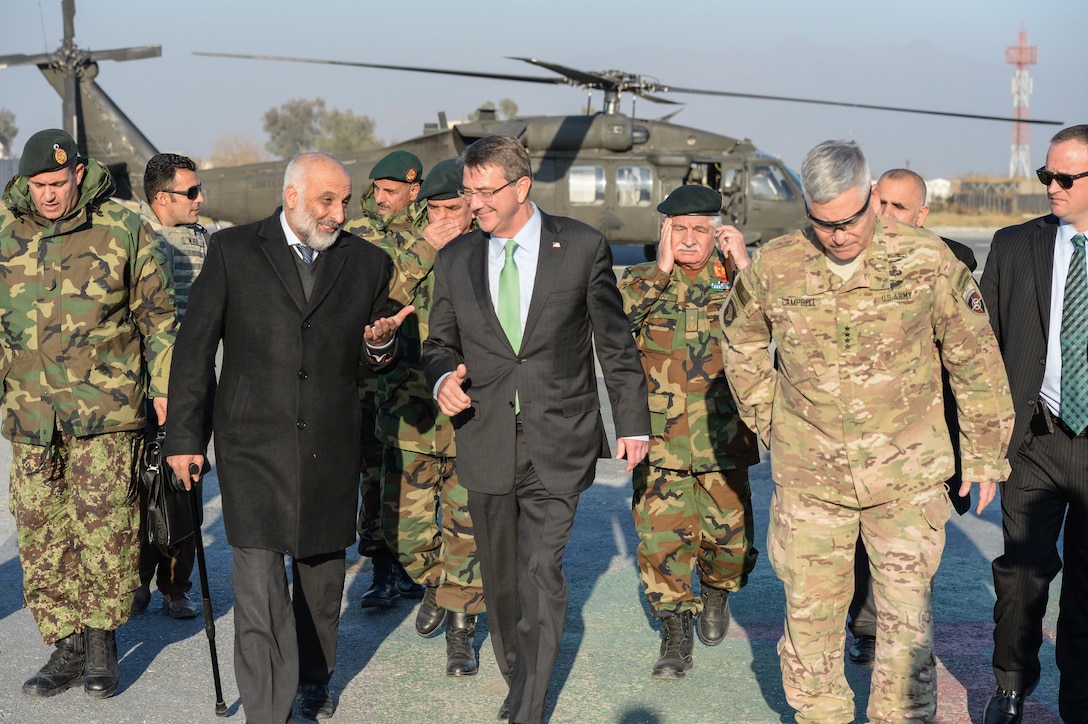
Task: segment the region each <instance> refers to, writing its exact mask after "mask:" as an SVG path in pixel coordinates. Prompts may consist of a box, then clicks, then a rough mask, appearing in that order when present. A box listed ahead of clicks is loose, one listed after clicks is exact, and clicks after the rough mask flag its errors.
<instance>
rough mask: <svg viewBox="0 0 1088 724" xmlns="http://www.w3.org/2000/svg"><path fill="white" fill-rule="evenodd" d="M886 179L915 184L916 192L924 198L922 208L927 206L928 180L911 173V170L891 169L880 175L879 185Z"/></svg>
mask: <svg viewBox="0 0 1088 724" xmlns="http://www.w3.org/2000/svg"><path fill="white" fill-rule="evenodd" d="M884 179H888V180H889V181H910V182H911V183H913V184H914V189H915V191H917V192H918V193H919V194H920V195H921V196H922V206H925V205H926V197H927V196H928V194H929V190H928V189H927V188H926V180H925V179H924V178H922V177H921V176H919V175H918V174H916V173H915V172H914V171H911V170H910V169H909V168H890V169H888V170H887V171H885V172H884V173H882V174H880V179H879V180H878V181H877V185H879V184H880V182H881V181H883V180H884Z"/></svg>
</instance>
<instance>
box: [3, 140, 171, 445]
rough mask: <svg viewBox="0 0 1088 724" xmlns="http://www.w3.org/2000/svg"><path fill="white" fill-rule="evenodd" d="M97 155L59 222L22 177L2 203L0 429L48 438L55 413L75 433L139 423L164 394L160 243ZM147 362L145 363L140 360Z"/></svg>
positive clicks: (167, 316) (14, 436) (166, 291)
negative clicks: (116, 197)
mask: <svg viewBox="0 0 1088 724" xmlns="http://www.w3.org/2000/svg"><path fill="white" fill-rule="evenodd" d="M113 188H114V187H113V180H112V179H111V178H110V175H109V172H108V171H106V169H104V168H103V167H102V166H101V165H99V164H98V163H97V162H96V161H94V160H93V159H91V160H89V161H88V163H87V166H86V173H85V174H84V178H83V183H82V184H81V187H80V194H81V195H80V198H79V201H78V202H77V203H76V208H75V209H74V210H73V211H72V212H71V213H70V214H68V215H67V216H66V217H64V218H63V219H60V220H58V221H56V222H53V221H49V220H47V219H45V218H44V217H42V216H41V215H40V214H38V213H37V211H36V210H35V209H34V206H33V203H32V200H31V196H30V192H29V183H28V181H27V179H26V178H24V177H22V176H16V177H15V178H13V179H12V180H11V181H10V182H9V183H8V186H7V188H6V189H5V191H4V198H3V200H4V204H3V207H0V373H2V377H3V381H4V388H3V399H2V401H0V414H2V415H3V418H2V420H0V432H2V433H3V435H4V437H6V438H7V439H9V440H12V441H14V442H22V443H29V444H33V445H43V446H48V445H49V444H50V442H51V440H52V437H53V429H54V418H55V419H56V421H57V425H58V426H59V428H60V429H61V430H62V431H63V432H65V433H69V434H72V435H76V436H86V435H96V434H101V433H107V432H119V431H122V430H138V429H141V428H142V427H143V426H144V398H145V395H146V394H147V393H148V392H150V395H151V396H154V397H165V396H166V392H167V381H168V379H169V374H170V359H171V354H172V350H173V343H174V327H175V315H174V303H173V296H172V293H171V290H170V285H169V281H168V278H167V276H166V274H165V272H164V271H163V269H164V260H163V258H162V256H161V252H160V251H159V249H158V242H157V241H156V239H155V236H154V234H153V233H151V231H150V230H149V229H148V228H147V227H146V226H144V224H143V223H142V222H141V220H140V217H139V216H138V215H136V214H135V213H133V212H131V211H129V210H128V209H126V208H124V207H122V206H121V205H119V204H118V203H116V202H114V201H111V200H110V198H109V196H110V194H111V193H112V192H113ZM145 361H146V365H145V364H144V363H145Z"/></svg>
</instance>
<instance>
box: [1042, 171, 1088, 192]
mask: <svg viewBox="0 0 1088 724" xmlns="http://www.w3.org/2000/svg"><path fill="white" fill-rule="evenodd" d="M1035 175H1036V176H1038V177H1039V183H1041V184H1042V185H1043V186H1050V182H1051V181H1057V182H1058V185H1059V186H1061V187H1062V188H1063V189H1066V190H1069V189H1071V188H1073V182H1074V181H1076V180H1077V179H1079V178H1084V177H1085V176H1088V171H1085V172H1084V173H1078V174H1073V175H1070V174H1067V173H1050V172H1049V171H1047V170H1046V166H1043V167H1042V168H1040V169H1037V170H1036V171H1035Z"/></svg>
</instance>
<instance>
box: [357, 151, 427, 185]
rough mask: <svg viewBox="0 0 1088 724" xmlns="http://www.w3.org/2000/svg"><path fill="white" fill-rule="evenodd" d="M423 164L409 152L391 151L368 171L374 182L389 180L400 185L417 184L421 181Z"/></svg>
mask: <svg viewBox="0 0 1088 724" xmlns="http://www.w3.org/2000/svg"><path fill="white" fill-rule="evenodd" d="M422 176H423V163H422V162H421V161H420V160H419V156H417V155H415V154H414V153H411V152H409V151H393V152H392V153H390V154H389V155H387V156H386V157H385V158H383V159H382V160H381V161H378V162H377V163H376V164H374V168H372V169H370V178H372V179H374V180H379V179H390V180H392V181H401V182H402V183H408V184H417V183H419V182H420V181H422V180H423V179H422Z"/></svg>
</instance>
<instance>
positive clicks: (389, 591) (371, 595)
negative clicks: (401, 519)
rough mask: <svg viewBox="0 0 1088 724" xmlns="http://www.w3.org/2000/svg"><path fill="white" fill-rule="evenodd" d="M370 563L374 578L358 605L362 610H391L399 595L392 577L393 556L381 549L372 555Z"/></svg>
mask: <svg viewBox="0 0 1088 724" xmlns="http://www.w3.org/2000/svg"><path fill="white" fill-rule="evenodd" d="M370 563H371V565H372V566H374V576H373V578H371V580H370V588H368V589H367V590H366V593H364V594H363V599H362V600H361V601H359V605H360V606H362V607H363V608H391V607H392V606H393V604H394V603H395V602H396V600H397V597H398V596H399V595H400V593H399V591H397V582H396V579H394V577H393V556H392V555H390V553H389V551H388V550H386V549H385V548H382V549H381V550H378V551H377V552H375V553H374V556H373V557H372V558H371V559H370Z"/></svg>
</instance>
